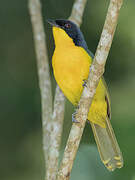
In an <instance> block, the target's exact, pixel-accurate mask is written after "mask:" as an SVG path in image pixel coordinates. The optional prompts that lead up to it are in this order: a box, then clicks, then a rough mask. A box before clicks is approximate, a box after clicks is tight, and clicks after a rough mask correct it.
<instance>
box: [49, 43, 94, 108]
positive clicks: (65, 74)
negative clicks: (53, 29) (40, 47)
mask: <svg viewBox="0 0 135 180" xmlns="http://www.w3.org/2000/svg"><path fill="white" fill-rule="evenodd" d="M52 64H53V69H54V76H55V79H56V81H57V83H58V85H59V86H60V88H61V89H62V91H63V93H64V94H65V96H66V97H67V98H68V99H69V100H70V101H71V102H72V103H73V104H74V105H76V104H77V103H78V101H79V99H80V95H81V93H82V90H83V86H82V85H83V83H84V82H83V80H86V79H87V78H88V74H89V67H90V64H91V58H90V56H89V55H88V54H87V53H85V51H84V49H83V48H80V47H76V46H73V47H72V46H71V47H70V48H62V50H61V48H57V47H56V49H55V52H54V55H53V58H52Z"/></svg>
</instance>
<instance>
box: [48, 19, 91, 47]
mask: <svg viewBox="0 0 135 180" xmlns="http://www.w3.org/2000/svg"><path fill="white" fill-rule="evenodd" d="M47 21H48V23H49V24H51V25H52V26H56V27H59V28H61V29H63V30H64V31H65V32H66V33H67V34H68V36H69V37H71V38H72V39H73V42H74V44H75V45H76V46H81V47H83V48H84V49H85V50H88V47H87V44H86V42H85V40H84V37H83V34H82V32H81V30H80V28H79V27H78V26H77V25H76V24H75V23H73V22H72V21H70V20H65V19H56V20H51V19H49V20H47Z"/></svg>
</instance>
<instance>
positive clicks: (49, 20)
mask: <svg viewBox="0 0 135 180" xmlns="http://www.w3.org/2000/svg"><path fill="white" fill-rule="evenodd" d="M47 22H48V23H49V24H50V25H51V26H55V27H59V25H58V24H56V22H55V20H52V19H47Z"/></svg>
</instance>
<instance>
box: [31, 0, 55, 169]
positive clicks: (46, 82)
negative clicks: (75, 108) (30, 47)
mask: <svg viewBox="0 0 135 180" xmlns="http://www.w3.org/2000/svg"><path fill="white" fill-rule="evenodd" d="M29 12H30V17H31V23H32V29H33V36H34V44H35V51H36V56H37V66H38V78H39V87H40V92H41V107H42V128H43V151H44V157H45V165H46V167H47V165H48V150H49V142H50V134H51V118H52V117H51V116H52V90H51V81H50V73H49V64H48V55H47V47H46V42H45V33H44V27H43V21H42V15H41V4H40V1H39V0H29Z"/></svg>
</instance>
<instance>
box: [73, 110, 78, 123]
mask: <svg viewBox="0 0 135 180" xmlns="http://www.w3.org/2000/svg"><path fill="white" fill-rule="evenodd" d="M75 116H76V112H74V113H73V114H72V122H73V123H79V121H77V120H76V118H75Z"/></svg>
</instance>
